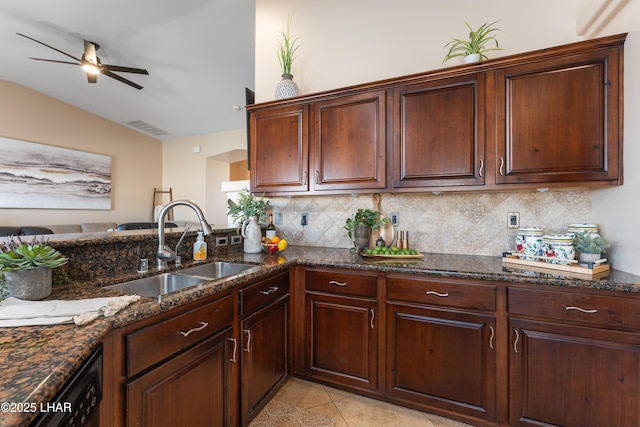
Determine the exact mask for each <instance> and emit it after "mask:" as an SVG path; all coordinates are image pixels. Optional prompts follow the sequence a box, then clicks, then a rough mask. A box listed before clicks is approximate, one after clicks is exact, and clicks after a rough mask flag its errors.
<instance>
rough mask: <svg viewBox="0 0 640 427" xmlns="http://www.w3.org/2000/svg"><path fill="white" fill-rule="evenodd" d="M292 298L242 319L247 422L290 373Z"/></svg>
mask: <svg viewBox="0 0 640 427" xmlns="http://www.w3.org/2000/svg"><path fill="white" fill-rule="evenodd" d="M288 315H289V299H288V298H286V299H284V300H281V301H280V302H278V303H276V304H274V305H271V306H269V307H267V308H265V309H263V310H261V311H259V312H257V313H256V314H254V315H252V316H249V317H248V318H247V319H245V320H243V321H242V322H241V333H242V335H243V340H242V341H243V343H242V368H241V373H240V380H241V389H240V390H241V396H242V397H241V418H242V420H241V421H242V425H243V426H246V425H248V424H249V422H250V421H251V420H252V419H253V417H255V416H256V415H257V414H258V412H260V409H262V408H263V407H264V405H266V404H267V402H268V401H269V399H270V398H271V397H272V395H273V393H272V392H275V389H276V387H277V386H278V385H280V384H281V383H282V382H284V381H285V380H286V379H287V376H288V365H289V363H288V353H289V351H288V341H289V340H288V333H287V330H288V324H289V322H288Z"/></svg>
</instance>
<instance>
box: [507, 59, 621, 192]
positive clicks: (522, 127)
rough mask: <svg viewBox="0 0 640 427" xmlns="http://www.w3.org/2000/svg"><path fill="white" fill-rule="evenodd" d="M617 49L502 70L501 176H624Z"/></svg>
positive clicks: (523, 179)
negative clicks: (622, 173) (622, 168)
mask: <svg viewBox="0 0 640 427" xmlns="http://www.w3.org/2000/svg"><path fill="white" fill-rule="evenodd" d="M619 55H620V51H619V50H618V48H611V49H608V50H604V49H603V50H601V51H596V52H589V53H584V54H577V55H571V56H567V57H562V58H557V59H551V60H545V61H539V62H532V63H527V64H523V65H518V66H513V67H508V68H505V69H502V70H499V71H497V80H496V102H497V107H496V110H497V113H496V114H497V132H496V134H497V166H496V171H497V173H496V183H498V184H500V183H545V182H567V183H571V182H578V181H584V182H587V181H608V183H610V184H618V183H621V179H622V175H621V172H622V170H621V161H622V151H621V140H622V131H621V125H622V119H621V117H622V116H621V115H622V101H623V96H622V87H621V86H620V82H621V81H622V80H621V79H622V77H621V73H622V68H621V67H620V62H621V59H620V57H619Z"/></svg>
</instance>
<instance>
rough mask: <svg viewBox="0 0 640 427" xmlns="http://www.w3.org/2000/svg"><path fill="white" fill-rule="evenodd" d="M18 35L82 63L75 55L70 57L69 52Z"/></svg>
mask: <svg viewBox="0 0 640 427" xmlns="http://www.w3.org/2000/svg"><path fill="white" fill-rule="evenodd" d="M16 34H17V35H19V36H22V37H24V38H27V39H29V40H33V41H34V42H36V43H40V44H41V45H43V46H46V47H48V48H49V49H53V50H55V51H56V52H60V53H61V54H63V55H65V56H68V57H69V58H71V59H75V60H76V61H78V62H80V60H79V59H78V58H76V57H75V56H73V55H69V54H68V53H67V52H63V51H61V50H60V49H56V48H55V47H53V46H49V45H48V44H46V43H42V42H41V41H40V40H36V39H34V38H32V37H29V36H25V35H24V34H20V33H16Z"/></svg>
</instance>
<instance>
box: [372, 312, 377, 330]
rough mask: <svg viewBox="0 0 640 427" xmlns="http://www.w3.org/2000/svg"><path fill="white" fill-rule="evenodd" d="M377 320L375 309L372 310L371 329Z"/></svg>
mask: <svg viewBox="0 0 640 427" xmlns="http://www.w3.org/2000/svg"><path fill="white" fill-rule="evenodd" d="M375 318H376V312H375V311H374V309H373V308H372V309H371V329H373V319H375Z"/></svg>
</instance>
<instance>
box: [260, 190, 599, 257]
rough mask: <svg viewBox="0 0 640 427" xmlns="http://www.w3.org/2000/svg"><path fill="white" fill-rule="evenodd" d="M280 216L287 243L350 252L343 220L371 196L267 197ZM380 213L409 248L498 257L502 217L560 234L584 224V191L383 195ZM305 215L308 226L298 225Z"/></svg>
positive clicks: (507, 235)
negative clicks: (405, 234)
mask: <svg viewBox="0 0 640 427" xmlns="http://www.w3.org/2000/svg"><path fill="white" fill-rule="evenodd" d="M270 200H271V203H272V205H273V211H274V212H282V214H283V223H282V225H276V228H277V229H278V234H279V235H281V236H282V237H284V238H286V239H287V240H288V241H289V243H290V244H292V245H305V246H324V247H339V248H350V247H352V246H353V245H352V243H351V242H350V241H349V238H348V236H347V232H346V230H345V229H344V228H343V226H344V224H345V220H346V219H347V217H349V216H351V215H352V214H353V213H355V212H356V211H357V210H358V209H360V208H372V207H373V201H372V197H371V195H370V194H369V195H357V196H351V195H344V196H303V197H274V198H271V199H270ZM380 210H381V212H382V214H384V215H386V216H389V214H390V213H391V212H398V214H399V226H398V227H397V229H400V230H409V232H410V244H411V247H412V248H415V249H417V250H419V251H421V252H439V253H454V254H468V255H501V254H502V252H503V251H505V250H512V249H513V241H514V239H515V235H516V229H511V228H507V214H508V213H509V212H519V214H520V225H521V226H538V227H543V228H544V229H545V232H546V233H561V232H565V231H566V229H567V225H568V224H572V223H576V222H589V221H590V219H591V194H590V192H589V190H571V191H551V190H549V191H546V192H539V191H528V192H489V193H485V192H482V193H481V192H478V193H441V194H438V195H435V194H432V193H428V194H386V193H385V194H382V199H381V203H380ZM303 212H305V213H308V215H309V219H308V225H307V226H306V227H302V226H301V225H300V217H301V214H302V213H303Z"/></svg>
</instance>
